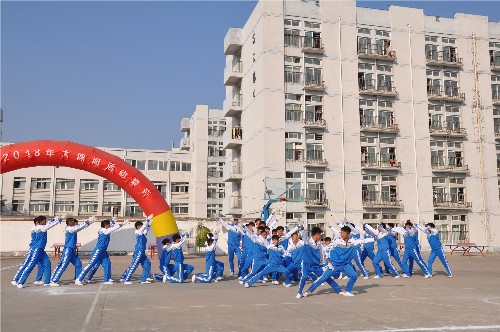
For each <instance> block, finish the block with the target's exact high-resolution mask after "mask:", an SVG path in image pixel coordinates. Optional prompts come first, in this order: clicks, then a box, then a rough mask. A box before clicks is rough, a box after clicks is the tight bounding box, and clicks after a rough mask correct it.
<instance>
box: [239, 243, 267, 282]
mask: <svg viewBox="0 0 500 332" xmlns="http://www.w3.org/2000/svg"><path fill="white" fill-rule="evenodd" d="M249 236H252V234H249ZM251 240H252V244H253V249H252V262H251V265H252V270H251V271H250V273H248V274H247V275H246V276H244V277H243V279H242V280H243V282H246V281H248V280H250V279H251V278H252V277H253V276H255V275H256V274H257V273H259V272H260V271H261V270H262V269H263V268H264V267H265V266H266V265H267V246H268V242H267V240H266V239H264V238H263V237H262V236H260V235H253V238H252V239H251ZM247 259H248V258H247ZM246 264H247V263H245V265H246Z"/></svg>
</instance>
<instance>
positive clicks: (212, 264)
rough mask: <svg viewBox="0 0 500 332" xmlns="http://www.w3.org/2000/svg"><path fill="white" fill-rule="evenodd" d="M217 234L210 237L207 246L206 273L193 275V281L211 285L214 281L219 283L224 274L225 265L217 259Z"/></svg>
mask: <svg viewBox="0 0 500 332" xmlns="http://www.w3.org/2000/svg"><path fill="white" fill-rule="evenodd" d="M217 240H218V236H217V233H216V234H214V236H210V237H209V238H208V240H207V244H206V250H205V251H206V254H205V273H197V274H193V277H192V278H191V281H192V282H193V283H195V282H201V283H210V282H212V281H216V282H217V281H219V280H221V278H222V275H223V274H224V264H223V263H222V262H219V261H217V260H216V259H215V257H216V251H217Z"/></svg>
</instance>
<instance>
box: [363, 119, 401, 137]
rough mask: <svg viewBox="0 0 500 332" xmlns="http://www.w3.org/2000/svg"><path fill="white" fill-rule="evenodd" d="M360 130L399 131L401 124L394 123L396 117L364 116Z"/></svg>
mask: <svg viewBox="0 0 500 332" xmlns="http://www.w3.org/2000/svg"><path fill="white" fill-rule="evenodd" d="M360 120H361V121H360V127H361V128H360V130H361V131H364V132H372V133H378V132H383V133H399V126H398V125H397V124H396V123H394V119H392V118H389V117H386V116H383V117H378V118H377V117H376V116H366V115H365V116H362V117H361V119H360Z"/></svg>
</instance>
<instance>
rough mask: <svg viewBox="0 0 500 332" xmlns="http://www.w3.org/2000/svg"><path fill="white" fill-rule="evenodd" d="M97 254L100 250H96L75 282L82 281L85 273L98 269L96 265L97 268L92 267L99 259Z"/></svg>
mask: <svg viewBox="0 0 500 332" xmlns="http://www.w3.org/2000/svg"><path fill="white" fill-rule="evenodd" d="M99 253H100V249H96V251H95V253H94V254H93V255H92V257H91V258H90V261H89V262H88V264H87V266H85V268H84V269H83V270H82V272H81V273H80V275H79V276H78V278H76V279H77V280H79V281H82V279H83V278H84V277H85V275H86V274H87V272H89V271H91V270H93V269H94V268H95V269H97V268H99V266H98V265H97V267H95V266H94V265H96V260H97V258H98V257H99Z"/></svg>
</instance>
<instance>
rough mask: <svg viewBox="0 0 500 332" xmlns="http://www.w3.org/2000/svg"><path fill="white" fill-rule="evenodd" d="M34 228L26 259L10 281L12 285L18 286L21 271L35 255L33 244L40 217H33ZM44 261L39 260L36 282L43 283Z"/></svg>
mask: <svg viewBox="0 0 500 332" xmlns="http://www.w3.org/2000/svg"><path fill="white" fill-rule="evenodd" d="M33 223H34V225H33V228H32V229H31V242H30V244H29V245H28V251H27V252H26V257H25V258H24V261H23V262H22V264H21V266H20V267H19V269H17V271H16V274H14V276H13V277H12V281H11V282H10V283H11V284H12V285H14V286H17V282H18V281H19V278H20V277H21V273H22V272H23V271H24V269H25V268H26V266H27V265H28V263H29V261H30V260H31V257H32V256H33V253H34V251H33V244H34V243H35V241H36V234H37V233H36V229H37V228H38V227H37V226H38V217H36V218H35V219H33ZM43 270H44V269H43V262H42V261H39V262H38V271H37V273H36V278H35V282H34V284H35V285H37V284H43V281H41V280H42V277H43Z"/></svg>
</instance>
